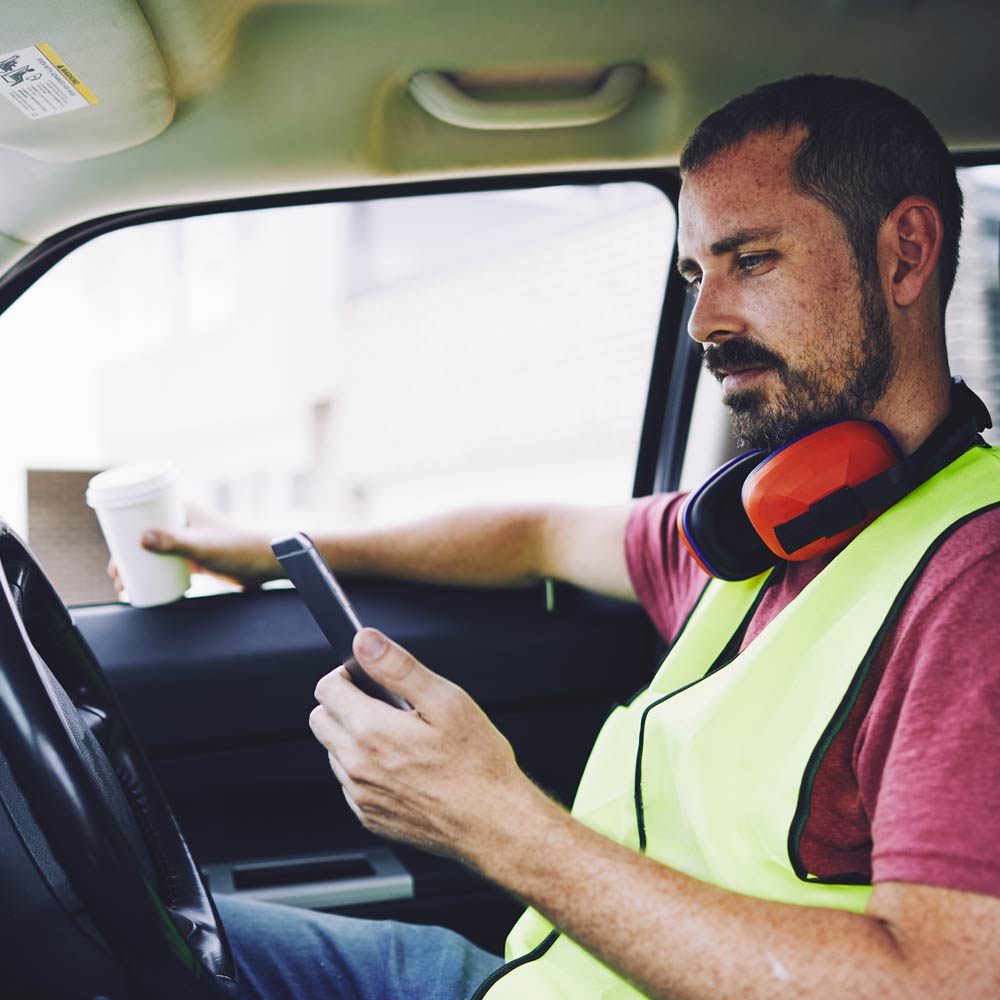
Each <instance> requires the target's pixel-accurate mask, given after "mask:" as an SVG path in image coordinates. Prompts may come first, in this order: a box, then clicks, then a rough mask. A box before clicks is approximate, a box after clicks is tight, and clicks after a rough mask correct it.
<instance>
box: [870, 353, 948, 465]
mask: <svg viewBox="0 0 1000 1000" xmlns="http://www.w3.org/2000/svg"><path fill="white" fill-rule="evenodd" d="M950 409H951V380H950V378H949V377H948V374H947V372H943V373H941V372H936V373H934V375H933V376H931V375H928V376H927V377H924V378H920V379H910V380H907V381H905V382H903V381H901V380H899V379H897V380H895V382H894V384H893V385H892V386H891V387H890V388H889V390H888V391H887V392H886V394H885V395H884V396H883V397H882V399H880V400H879V401H878V403H877V404H876V406H875V408H874V409H873V410H872V413H871V419H872V420H878V421H879V422H881V423H883V424H885V426H886V427H888V428H889V430H890V431H892V434H893V437H895V439H896V441H897V442H898V443H899V446H900V448H902V450H903V454H904V455H912V454H913V452H914V451H916V450H917V448H919V447H920V445H921V444H923V443H924V441H925V440H926V439H927V438H928V437H929V436H930V434H931V432H932V431H933V430H934V428H935V427H937V425H938V424H940V423H941V421H942V420H944V418H945V417H946V416H947V415H948V412H949V410H950Z"/></svg>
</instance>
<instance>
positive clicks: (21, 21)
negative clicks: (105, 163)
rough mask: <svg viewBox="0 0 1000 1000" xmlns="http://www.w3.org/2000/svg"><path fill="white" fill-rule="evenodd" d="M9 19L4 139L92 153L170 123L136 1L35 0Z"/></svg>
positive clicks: (3, 45)
mask: <svg viewBox="0 0 1000 1000" xmlns="http://www.w3.org/2000/svg"><path fill="white" fill-rule="evenodd" d="M11 6H12V7H13V6H14V5H11ZM4 22H5V23H4V37H3V39H2V41H0V146H4V147H7V148H9V149H13V150H17V151H18V152H20V153H24V154H25V155H27V156H30V157H33V158H35V159H38V160H46V161H50V162H68V161H73V160H86V159H90V158H92V157H95V156H103V155H104V154H106V153H113V152H116V151H117V150H120V149H127V148H128V147H130V146H136V145H138V144H139V143H142V142H145V141H146V140H147V139H151V138H152V137H153V136H155V135H157V134H158V133H159V132H162V131H163V129H165V128H166V127H167V125H169V124H170V121H171V119H172V118H173V115H174V104H175V102H174V96H173V94H172V92H171V89H170V84H169V81H168V79H167V73H166V70H165V68H164V64H163V60H162V58H161V56H160V51H159V49H158V47H157V45H156V41H155V39H154V38H153V35H152V33H151V32H150V29H149V25H148V24H147V22H146V19H145V18H144V17H143V15H142V12H141V11H140V10H139V8H138V7H137V6H136V4H135V3H134V0H87V2H86V3H80V2H79V0H30V2H27V3H20V4H18V5H16V10H14V9H12V10H9V11H5V13H4Z"/></svg>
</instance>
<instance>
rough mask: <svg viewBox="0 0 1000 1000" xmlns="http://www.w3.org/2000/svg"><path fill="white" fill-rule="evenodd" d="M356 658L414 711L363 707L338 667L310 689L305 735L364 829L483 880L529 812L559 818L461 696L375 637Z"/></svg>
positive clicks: (370, 635)
mask: <svg viewBox="0 0 1000 1000" xmlns="http://www.w3.org/2000/svg"><path fill="white" fill-rule="evenodd" d="M354 654H355V658H356V659H357V661H358V663H359V664H360V665H361V667H362V668H363V669H364V671H365V673H367V674H368V675H369V676H370V677H371V678H372V679H373V680H375V681H377V682H378V683H379V684H381V685H383V686H384V687H386V688H388V689H390V690H392V691H395V692H396V693H397V694H399V695H400V696H401V697H403V698H405V699H406V701H407V702H408V703H409V704H410V705H412V706H413V711H411V712H399V711H397V710H395V709H393V708H390V707H389V706H388V705H386V704H384V703H383V702H381V701H377V700H375V699H372V698H369V697H367V696H366V695H365V694H364V693H363V692H361V691H359V690H358V688H357V687H356V686H355V684H354V683H353V682H352V681H351V680H350V678H349V676H348V675H347V671H346V668H345V667H343V666H341V667H338V668H337V669H336V670H334V671H332V672H331V673H329V674H327V675H326V676H325V677H323V678H322V679H321V680H320V682H319V683H318V684H317V685H316V700H317V702H318V703H319V704H318V705H317V707H316V708H315V709H313V711H312V714H311V715H310V716H309V725H310V728H311V729H312V731H313V734H314V735H315V736H316V738H317V739H318V740H319V741H320V743H322V744H323V746H324V747H325V748H326V750H327V752H328V755H329V760H330V767H331V768H332V769H333V772H334V774H335V775H336V776H337V779H338V780H339V781H340V783H341V785H342V786H343V791H344V797H345V798H346V800H347V803H348V805H349V806H350V808H351V809H352V810H353V811H354V813H355V815H357V817H358V818H359V819H360V820H361V822H362V824H363V825H364V826H365V827H367V829H369V830H371V831H372V832H373V833H377V834H379V835H381V836H385V837H390V838H392V839H394V840H402V841H406V842H407V843H411V844H415V845H416V846H418V847H421V848H423V849H425V850H429V851H433V852H434V853H437V854H447V855H450V856H452V857H456V858H459V859H460V860H462V861H464V862H465V863H467V864H470V865H472V866H473V867H476V868H478V869H479V870H481V871H482V870H485V868H486V867H488V865H489V863H490V862H489V859H490V857H491V852H492V851H493V850H494V849H495V847H496V843H497V837H498V836H501V837H503V838H504V839H508V838H509V839H513V837H514V836H515V835H516V832H517V829H518V828H519V826H520V824H521V823H522V822H525V821H528V816H529V813H530V811H531V810H532V809H544V810H546V811H549V812H550V811H552V810H553V809H558V807H556V806H554V805H553V803H552V802H551V801H550V800H549V799H548V798H547V797H546V796H545V795H544V793H542V792H541V791H540V790H539V789H538V788H536V787H535V786H534V785H533V784H532V783H531V782H530V781H529V780H528V778H527V777H526V776H525V775H524V773H523V772H522V771H521V770H520V768H519V767H518V766H517V761H516V760H515V758H514V753H513V750H512V749H511V746H510V743H509V742H508V741H507V740H506V738H505V737H504V736H503V735H502V734H501V733H500V732H499V731H498V730H497V729H496V728H495V727H494V726H493V724H492V722H490V720H489V719H488V718H487V717H486V715H485V713H484V712H483V711H482V709H480V708H479V706H478V705H477V704H476V703H475V702H474V701H473V700H472V698H470V697H469V695H468V694H467V693H466V692H465V691H464V690H462V688H460V687H458V686H457V685H456V684H453V683H452V682H451V681H449V680H447V679H446V678H444V677H441V676H440V675H439V674H436V673H434V672H433V671H432V670H429V669H428V668H427V667H425V666H424V665H423V664H422V663H420V661H419V660H417V659H416V658H415V657H413V656H412V655H411V654H410V653H409V652H407V650H405V649H403V648H402V647H401V646H399V645H397V644H396V643H394V642H392V641H391V640H390V639H388V638H387V637H386V636H384V635H383V634H382V633H381V632H378V631H376V630H375V629H370V628H366V629H363V630H362V631H361V632H360V633H358V635H357V637H356V638H355V640H354Z"/></svg>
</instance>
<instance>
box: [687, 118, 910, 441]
mask: <svg viewBox="0 0 1000 1000" xmlns="http://www.w3.org/2000/svg"><path fill="white" fill-rule="evenodd" d="M802 137H803V133H802V132H801V131H792V132H790V133H789V134H788V135H783V134H781V133H780V132H768V133H762V134H758V135H752V136H750V137H748V138H747V139H746V140H744V142H742V143H741V144H740V145H739V146H737V147H736V148H734V149H732V150H729V151H727V152H724V153H721V154H719V155H718V156H717V157H715V159H713V160H710V161H709V162H708V164H706V165H705V166H704V167H702V168H701V169H700V170H697V171H694V172H693V173H691V174H689V175H687V176H686V177H685V179H684V186H683V188H682V190H681V197H680V220H679V235H678V240H679V248H680V263H679V265H678V266H679V267H680V270H681V273H682V274H683V275H684V277H685V279H686V280H687V281H688V282H689V284H691V285H692V292H691V294H692V295H697V301H696V303H695V306H694V311H693V313H692V314H691V320H690V322H689V324H688V332H689V333H690V335H691V336H692V337H693V338H694V339H695V340H697V341H699V342H700V343H702V344H703V345H704V346H705V365H706V367H707V368H708V369H709V371H711V372H712V373H713V374H714V375H715V376H716V377H717V378H718V379H719V380H720V381H721V382H722V388H723V397H722V401H723V403H724V404H725V405H726V406H728V407H729V408H730V410H731V411H732V414H733V429H734V432H735V433H736V436H737V438H738V439H739V442H740V445H741V446H742V447H755V448H766V449H772V448H776V447H778V446H780V445H782V444H784V443H786V442H787V441H789V440H791V439H792V438H794V437H797V436H798V435H800V434H803V433H805V432H806V431H807V430H809V429H811V428H812V427H814V426H816V425H818V424H822V423H827V422H829V421H832V420H839V419H843V418H848V417H861V418H865V417H868V416H869V415H870V414H871V411H872V408H873V407H874V405H875V404H876V403H877V402H878V400H879V399H880V398H881V397H882V396H883V395H884V393H885V390H886V388H887V386H888V384H889V381H890V380H891V378H892V375H893V373H894V369H895V353H894V350H893V346H892V338H891V334H890V330H889V317H888V311H887V309H886V305H885V299H884V296H883V294H882V290H881V288H880V287H879V284H878V281H877V279H876V278H872V279H869V280H862V279H861V277H860V276H859V273H858V268H857V265H856V261H855V256H854V253H853V252H852V250H851V247H850V244H849V243H848V241H847V237H846V235H845V233H844V230H843V228H842V226H841V224H840V221H839V220H838V219H837V217H836V216H835V215H834V214H833V213H832V212H831V211H830V210H829V209H828V208H827V207H826V206H825V205H823V204H821V203H820V202H818V201H816V200H815V199H814V198H810V197H807V196H806V195H804V194H802V193H800V192H799V191H797V190H796V189H795V187H794V185H793V183H792V176H791V167H792V157H793V154H794V152H795V150H796V148H797V147H798V144H799V142H800V141H801V139H802Z"/></svg>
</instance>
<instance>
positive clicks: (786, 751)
mask: <svg viewBox="0 0 1000 1000" xmlns="http://www.w3.org/2000/svg"><path fill="white" fill-rule="evenodd" d="M996 504H1000V453H998V451H997V449H993V448H982V447H976V448H972V449H970V450H969V451H967V452H966V453H965V454H964V455H962V456H961V457H960V458H958V459H956V460H955V461H954V462H953V463H952V464H951V465H949V466H948V467H947V468H946V469H944V470H942V471H941V472H939V473H938V474H937V475H936V476H934V477H933V478H932V479H930V480H929V481H928V482H926V483H924V484H923V485H922V486H920V487H919V488H918V489H916V490H914V491H913V492H912V493H911V494H909V496H907V497H905V498H904V499H903V500H901V501H900V502H899V503H898V504H896V505H895V506H894V507H892V508H891V509H890V510H889V511H887V512H886V513H885V514H883V515H882V516H881V517H879V518H878V519H877V520H876V521H874V522H873V523H872V524H871V525H870V526H869V527H868V528H866V529H865V530H864V531H863V532H862V533H861V534H860V535H858V537H857V538H856V539H854V541H853V542H851V544H850V545H848V546H847V547H846V548H845V549H844V550H843V551H841V552H840V553H838V555H837V556H836V557H835V558H834V559H833V560H832V561H831V563H830V564H829V565H828V566H827V567H826V568H825V569H824V570H823V572H822V573H820V574H819V575H818V576H817V577H816V578H815V579H814V580H813V581H812V582H811V583H809V585H808V586H807V587H805V589H804V590H803V591H802V592H801V593H800V594H799V595H798V596H797V597H796V598H795V599H794V600H793V601H792V602H791V603H790V604H789V605H788V606H787V607H785V608H784V609H783V610H782V611H781V612H780V613H779V614H778V615H777V616H776V617H775V618H774V620H773V621H771V622H770V623H769V624H768V625H767V627H766V628H765V629H764V630H763V631H762V632H761V633H760V634H759V635H758V636H757V637H756V638H755V639H754V641H753V642H752V643H750V645H749V646H748V647H747V648H746V649H745V650H744V651H743V652H742V653H740V654H739V655H738V656H736V657H735V659H733V660H731V661H730V662H729V663H728V664H725V665H724V666H721V668H720V669H717V670H714V671H711V672H709V673H707V674H706V672H707V671H709V670H710V669H711V667H712V665H713V664H715V662H716V660H717V658H718V657H719V656H720V654H721V653H722V652H723V651H724V650H725V649H726V646H727V644H728V642H729V640H730V638H731V637H732V636H733V635H734V633H735V632H736V631H737V630H738V629H739V628H740V627H741V625H742V624H743V622H744V621H745V620H748V619H749V617H750V615H751V614H752V613H753V611H754V610H755V608H756V604H757V602H758V600H759V598H760V596H761V595H762V593H763V588H764V585H765V583H766V579H767V577H768V575H769V573H763V574H761V575H760V576H758V577H755V578H754V579H752V580H746V581H742V582H738V583H724V582H723V581H721V580H713V581H712V582H711V583H710V584H709V586H708V587H707V588H706V591H705V593H704V595H703V596H702V599H701V600H700V601H699V602H698V605H697V607H696V608H695V610H694V612H693V613H692V615H691V617H690V619H689V620H688V623H687V625H686V626H685V628H684V630H683V631H682V633H681V635H680V637H679V638H678V639H677V641H676V642H675V643H674V646H673V648H672V649H671V650H670V653H669V654H668V656H667V658H666V660H665V661H664V662H663V665H662V666H661V667H660V669H659V671H658V672H657V673H656V676H655V677H654V678H653V681H652V683H651V684H650V686H649V688H648V689H647V690H645V691H644V692H643V693H642V694H640V695H639V696H638V697H637V698H635V699H634V700H633V701H632V702H631V703H630V704H629V705H627V706H622V707H619V708H617V709H615V711H614V712H613V713H612V714H611V716H610V717H609V718H608V720H607V721H606V722H605V724H604V726H603V728H602V730H601V732H600V735H599V736H598V738H597V742H596V743H595V745H594V749H593V751H592V752H591V756H590V759H589V760H588V762H587V766H586V769H585V770H584V774H583V778H582V779H581V782H580V787H579V790H578V792H577V795H576V799H575V802H574V804H573V815H574V816H575V817H576V818H577V819H579V820H580V821H581V822H583V823H586V824H587V825H588V826H591V827H593V828H594V829H595V830H598V831H600V832H601V833H603V834H604V835H606V836H607V837H610V838H611V839H612V840H615V841H617V842H618V843H620V844H624V845H626V846H628V847H631V848H633V849H634V850H637V851H644V852H645V853H646V854H647V855H648V856H649V857H651V858H655V859H656V860H657V861H660V862H662V863H663V864H665V865H669V866H670V867H671V868H674V869H676V870H677V871H680V872H683V873H685V874H687V875H690V876H692V877H693V878H696V879H699V880H701V881H703V882H708V883H711V884H712V885H715V886H720V887H722V888H724V889H729V890H731V891H733V892H738V893H742V894H745V895H749V896H756V897H759V898H761V899H769V900H778V901H781V902H785V903H796V904H801V905H803V906H828V907H834V908H839V909H845V910H854V911H857V912H861V911H863V910H864V908H865V905H866V903H867V901H868V897H869V895H870V894H871V886H870V885H867V884H863V880H862V879H861V878H860V877H858V876H857V875H853V876H852V875H851V874H850V873H845V875H844V876H843V877H842V878H840V879H832V880H831V879H826V880H820V879H818V878H816V877H815V876H813V875H811V874H810V873H809V872H807V871H805V870H804V869H803V868H802V865H801V861H800V859H799V857H798V837H799V835H800V834H801V831H802V827H803V825H804V823H805V818H806V811H807V810H808V805H809V794H810V790H811V787H812V781H813V778H814V776H815V773H816V769H817V767H818V765H819V762H820V760H821V759H822V757H823V754H824V753H825V751H826V749H827V747H828V746H829V743H830V741H831V739H832V738H833V736H834V735H835V734H836V732H837V730H838V729H839V727H840V726H841V725H842V724H843V721H844V719H845V718H846V717H847V714H848V712H849V711H850V708H851V706H852V705H853V704H854V701H855V699H856V698H857V695H858V691H859V689H860V687H861V684H862V682H863V681H864V678H865V675H866V673H867V671H868V668H869V666H870V665H871V663H872V661H873V659H874V658H875V655H876V653H877V651H878V647H879V645H880V643H881V640H882V637H883V635H884V632H885V627H886V626H887V625H888V624H889V623H891V621H892V620H893V619H894V618H895V615H896V613H897V612H898V610H899V608H900V607H901V605H902V603H903V601H904V600H905V598H906V596H907V594H908V593H909V590H910V587H911V586H912V584H913V582H915V580H916V579H917V577H918V576H919V574H920V571H921V570H922V569H923V566H924V564H925V563H926V562H927V560H928V559H929V558H930V556H931V555H932V554H933V552H934V551H935V550H936V549H937V547H938V544H940V542H941V541H943V540H944V538H945V537H947V535H949V534H950V533H951V530H952V529H954V528H955V527H957V526H958V525H959V524H960V523H962V522H963V521H964V520H966V519H968V518H969V517H971V516H973V515H974V514H976V513H978V512H980V511H982V510H983V509H985V508H987V507H989V506H991V505H996ZM639 933H641V932H639ZM678 933H679V934H682V933H683V929H682V928H679V929H678ZM665 944H666V942H655V941H651V942H650V947H659V946H662V945H665ZM506 958H507V963H506V964H505V965H504V966H502V967H501V968H500V969H499V970H498V971H497V972H496V973H495V974H494V975H493V976H491V977H490V978H489V979H488V980H487V981H486V982H485V983H483V985H482V986H481V987H480V988H479V990H478V991H477V992H476V994H475V997H476V998H479V997H487V996H488V998H489V1000H557V998H558V1000H636V998H638V997H640V996H641V994H640V993H639V991H638V990H637V989H636V988H635V987H634V986H632V985H631V984H629V983H628V982H626V981H625V980H624V979H622V978H621V977H620V976H619V975H618V974H617V973H615V972H614V971H612V970H611V969H610V968H608V967H607V966H606V965H604V964H603V963H602V962H601V961H600V960H599V959H597V958H595V957H594V956H593V955H591V954H590V953H589V952H587V951H585V950H584V949H583V948H582V947H580V945H578V944H577V943H576V942H575V941H573V940H572V939H571V938H569V937H567V936H566V935H564V934H560V933H559V932H558V931H557V930H556V929H555V928H554V927H553V926H552V924H551V923H550V922H549V921H548V920H546V919H545V918H544V917H543V916H542V915H541V914H539V913H538V912H537V911H536V910H534V909H528V910H527V911H525V913H524V914H523V915H522V916H521V918H520V920H518V922H517V923H516V924H515V925H514V928H513V930H512V931H511V933H510V936H509V937H508V939H507V949H506Z"/></svg>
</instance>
